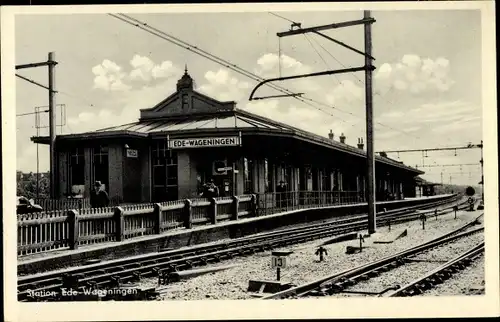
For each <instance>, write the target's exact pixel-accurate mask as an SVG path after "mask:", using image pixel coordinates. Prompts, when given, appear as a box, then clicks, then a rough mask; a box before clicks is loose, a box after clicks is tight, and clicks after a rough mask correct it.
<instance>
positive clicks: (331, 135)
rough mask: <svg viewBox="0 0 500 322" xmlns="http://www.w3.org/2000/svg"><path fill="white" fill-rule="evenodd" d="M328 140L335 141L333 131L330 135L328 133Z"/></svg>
mask: <svg viewBox="0 0 500 322" xmlns="http://www.w3.org/2000/svg"><path fill="white" fill-rule="evenodd" d="M328 138H329V139H330V140H332V141H333V131H332V130H330V133H328Z"/></svg>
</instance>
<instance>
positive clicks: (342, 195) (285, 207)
mask: <svg viewBox="0 0 500 322" xmlns="http://www.w3.org/2000/svg"><path fill="white" fill-rule="evenodd" d="M363 202H366V200H365V198H364V196H363V195H362V194H361V193H359V192H358V191H287V192H275V193H262V194H258V195H257V203H258V209H259V210H258V211H259V215H269V214H274V213H279V212H283V211H291V210H298V209H304V208H314V207H328V206H335V205H349V204H356V203H363Z"/></svg>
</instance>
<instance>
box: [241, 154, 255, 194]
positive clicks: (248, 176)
mask: <svg viewBox="0 0 500 322" xmlns="http://www.w3.org/2000/svg"><path fill="white" fill-rule="evenodd" d="M243 167H244V179H243V180H244V181H243V184H244V192H243V193H252V192H253V161H252V160H248V159H247V158H244V159H243Z"/></svg>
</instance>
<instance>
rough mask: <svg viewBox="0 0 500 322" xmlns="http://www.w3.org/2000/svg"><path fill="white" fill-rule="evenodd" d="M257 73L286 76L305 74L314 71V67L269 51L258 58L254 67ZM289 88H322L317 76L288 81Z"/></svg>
mask: <svg viewBox="0 0 500 322" xmlns="http://www.w3.org/2000/svg"><path fill="white" fill-rule="evenodd" d="M254 72H255V74H257V75H258V76H260V77H262V78H265V79H269V78H277V77H285V76H294V75H303V74H309V73H312V68H311V67H310V66H308V65H307V64H304V63H302V62H300V61H298V60H297V59H295V58H293V57H290V56H287V55H284V54H283V55H281V56H279V58H278V55H276V54H274V53H267V54H264V55H262V56H261V57H259V59H257V66H256V67H255V68H254ZM286 87H287V88H290V89H295V92H305V93H310V92H316V91H319V90H321V86H320V85H319V84H318V82H317V80H316V78H300V79H296V80H289V81H287V86H286Z"/></svg>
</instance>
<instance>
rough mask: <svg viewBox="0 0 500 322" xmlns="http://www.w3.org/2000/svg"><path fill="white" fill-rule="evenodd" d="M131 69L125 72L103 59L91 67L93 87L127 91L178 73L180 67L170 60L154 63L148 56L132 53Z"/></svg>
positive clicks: (113, 63) (115, 64)
mask: <svg viewBox="0 0 500 322" xmlns="http://www.w3.org/2000/svg"><path fill="white" fill-rule="evenodd" d="M130 65H131V66H132V69H131V70H130V71H129V72H125V71H124V70H123V68H122V67H121V66H119V65H118V64H117V63H115V62H113V61H111V60H109V59H104V60H103V62H102V63H101V64H99V65H96V66H94V67H93V68H92V73H93V74H94V88H96V89H101V90H104V91H128V90H130V89H132V88H133V87H135V86H137V85H139V86H141V85H151V84H152V83H153V82H155V81H157V80H161V79H166V78H170V77H173V76H175V75H177V74H179V72H180V69H178V68H177V67H175V66H174V64H173V63H172V62H171V61H168V60H166V61H163V62H162V63H160V64H156V63H155V62H154V61H152V60H151V59H150V58H149V57H145V56H140V55H134V57H132V59H131V60H130Z"/></svg>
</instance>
